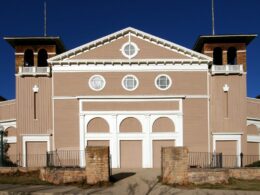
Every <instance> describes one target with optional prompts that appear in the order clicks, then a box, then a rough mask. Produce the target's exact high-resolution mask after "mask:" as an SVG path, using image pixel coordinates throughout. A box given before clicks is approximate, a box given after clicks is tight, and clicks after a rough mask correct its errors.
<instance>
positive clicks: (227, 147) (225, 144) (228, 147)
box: [216, 141, 237, 155]
mask: <svg viewBox="0 0 260 195" xmlns="http://www.w3.org/2000/svg"><path fill="white" fill-rule="evenodd" d="M216 152H222V153H223V155H237V141H217V142H216Z"/></svg>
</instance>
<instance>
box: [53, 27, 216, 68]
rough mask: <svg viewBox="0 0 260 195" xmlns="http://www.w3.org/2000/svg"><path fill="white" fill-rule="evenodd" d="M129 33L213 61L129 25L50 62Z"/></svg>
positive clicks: (74, 54) (191, 55)
mask: <svg viewBox="0 0 260 195" xmlns="http://www.w3.org/2000/svg"><path fill="white" fill-rule="evenodd" d="M129 33H132V34H133V35H135V36H137V37H141V38H143V39H144V40H149V41H150V42H151V43H159V45H160V46H164V47H168V48H170V49H172V50H175V51H176V52H178V53H180V52H181V53H182V54H185V55H188V56H190V57H191V58H193V59H194V60H196V59H197V60H206V61H212V58H210V57H209V56H207V55H204V54H201V53H198V52H196V51H193V50H191V49H188V48H185V47H183V46H180V45H178V44H175V43H173V42H170V41H167V40H164V39H161V38H159V37H156V36H153V35H151V34H148V33H145V32H142V31H140V30H137V29H135V28H132V27H128V28H125V29H123V30H120V31H117V32H115V33H112V34H110V35H107V36H105V37H102V38H100V39H97V40H95V41H92V42H89V43H87V44H84V45H82V46H79V47H76V48H75V49H71V50H69V51H67V52H64V53H62V54H60V55H57V56H55V57H52V58H49V59H48V62H49V63H52V62H54V61H58V62H60V61H63V60H68V58H71V57H73V56H76V55H77V54H78V53H82V52H84V51H86V50H89V49H91V48H93V47H98V46H99V45H100V44H104V43H107V42H111V41H113V40H115V39H117V38H119V37H124V36H127V35H128V34H129ZM193 59H191V60H193Z"/></svg>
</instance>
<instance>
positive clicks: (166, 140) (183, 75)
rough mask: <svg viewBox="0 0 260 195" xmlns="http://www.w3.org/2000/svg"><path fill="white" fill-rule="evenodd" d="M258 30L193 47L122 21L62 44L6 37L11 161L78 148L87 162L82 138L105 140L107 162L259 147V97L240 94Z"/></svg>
mask: <svg viewBox="0 0 260 195" xmlns="http://www.w3.org/2000/svg"><path fill="white" fill-rule="evenodd" d="M255 37H256V35H253V34H249V35H215V36H200V37H199V38H198V40H197V42H196V43H195V45H194V48H193V50H191V49H188V48H185V47H182V46H180V45H178V44H175V43H172V42H169V41H166V40H163V39H161V38H159V37H156V36H153V35H150V34H148V33H145V32H142V31H139V30H137V29H134V28H126V29H123V30H120V31H118V32H115V33H113V34H110V35H108V36H105V37H103V38H100V39H98V40H95V41H93V42H90V43H87V44H84V45H82V46H79V47H77V48H75V49H71V50H69V51H66V52H65V48H64V45H63V44H62V42H61V40H60V38H59V37H6V38H5V40H6V41H7V42H8V43H9V44H10V45H11V46H12V47H13V48H14V50H15V59H16V60H15V66H16V74H15V76H16V99H15V100H10V101H5V102H1V103H0V123H1V124H2V125H3V126H4V127H5V129H6V131H7V132H8V136H7V137H6V138H5V139H6V141H7V142H8V143H9V151H8V154H9V155H10V159H11V160H13V161H16V162H19V163H21V164H22V165H23V166H44V165H45V164H44V163H46V161H45V160H38V161H37V162H36V161H35V160H34V158H35V156H37V158H39V156H41V155H42V159H45V158H46V151H48V152H50V151H54V152H55V153H57V154H58V153H60V154H62V152H64V151H67V152H71V154H72V152H73V151H74V152H75V151H76V152H75V153H74V154H73V155H75V158H78V159H79V161H78V163H79V165H80V166H82V167H84V166H85V160H84V152H81V151H84V149H85V147H86V146H87V145H107V146H110V153H111V162H112V167H132V168H135V167H144V168H149V167H159V166H160V149H161V147H162V146H187V147H189V150H190V151H192V152H222V153H224V154H227V155H229V154H230V155H239V154H240V153H241V152H243V153H244V154H250V155H259V151H260V148H259V147H260V145H259V143H260V135H259V133H260V132H259V130H260V100H259V99H253V98H247V97H246V68H247V63H246V52H247V45H248V44H249V43H250V42H251V41H252V40H253V39H254V38H255ZM12 154H17V155H18V154H19V158H17V157H11V156H12ZM73 155H72V156H73ZM14 156H15V155H14ZM61 156H62V155H61ZM13 158H15V159H13ZM73 158H74V157H71V155H70V157H69V159H68V158H67V157H64V155H63V156H62V157H60V158H59V160H60V161H63V164H66V162H68V161H73Z"/></svg>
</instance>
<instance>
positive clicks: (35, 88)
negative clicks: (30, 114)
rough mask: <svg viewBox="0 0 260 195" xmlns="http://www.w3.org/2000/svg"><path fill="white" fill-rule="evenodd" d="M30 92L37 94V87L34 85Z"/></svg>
mask: <svg viewBox="0 0 260 195" xmlns="http://www.w3.org/2000/svg"><path fill="white" fill-rule="evenodd" d="M32 91H33V92H34V93H38V92H39V86H38V85H34V86H33V88H32Z"/></svg>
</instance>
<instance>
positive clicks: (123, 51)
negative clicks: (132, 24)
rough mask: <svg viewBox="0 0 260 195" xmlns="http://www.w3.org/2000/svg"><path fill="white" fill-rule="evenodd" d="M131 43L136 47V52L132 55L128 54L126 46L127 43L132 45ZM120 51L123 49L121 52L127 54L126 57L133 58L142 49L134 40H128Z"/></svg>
mask: <svg viewBox="0 0 260 195" xmlns="http://www.w3.org/2000/svg"><path fill="white" fill-rule="evenodd" d="M130 44H131V45H133V46H134V48H135V52H134V53H133V54H132V55H128V54H127V53H126V52H125V47H126V46H127V45H130ZM120 51H121V53H122V54H123V56H125V57H126V58H128V59H132V58H133V57H135V56H136V55H137V54H138V52H139V51H140V49H139V48H138V46H137V44H136V43H134V42H132V41H129V42H126V43H124V44H123V45H122V47H121V49H120Z"/></svg>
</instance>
